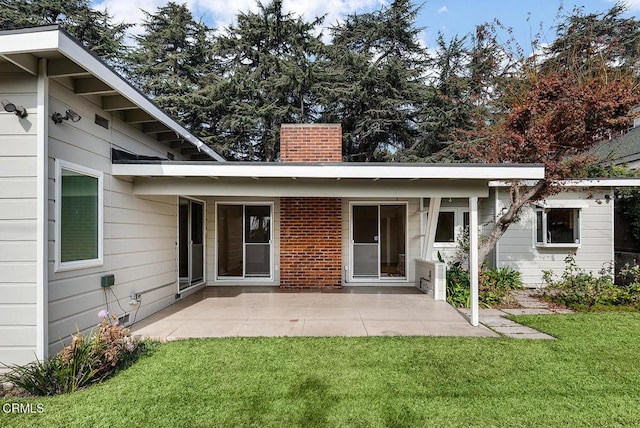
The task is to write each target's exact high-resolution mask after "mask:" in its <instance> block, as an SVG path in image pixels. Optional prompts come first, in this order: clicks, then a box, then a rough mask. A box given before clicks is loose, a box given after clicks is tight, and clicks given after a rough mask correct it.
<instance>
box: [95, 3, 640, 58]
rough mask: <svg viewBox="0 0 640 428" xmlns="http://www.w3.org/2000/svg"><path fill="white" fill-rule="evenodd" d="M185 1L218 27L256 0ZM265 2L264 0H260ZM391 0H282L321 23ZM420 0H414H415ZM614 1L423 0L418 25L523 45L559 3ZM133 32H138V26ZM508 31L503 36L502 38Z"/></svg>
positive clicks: (119, 11)
mask: <svg viewBox="0 0 640 428" xmlns="http://www.w3.org/2000/svg"><path fill="white" fill-rule="evenodd" d="M174 1H175V2H176V3H186V4H187V6H188V7H189V9H190V10H191V12H192V13H193V15H194V17H195V18H196V20H198V19H201V20H202V21H204V22H205V23H206V24H208V25H209V26H212V27H215V28H218V29H221V28H224V27H226V26H228V25H229V24H231V23H234V22H235V16H236V15H237V13H238V12H249V11H253V12H255V11H257V10H258V8H257V1H256V0H232V1H229V0H174ZM263 1H264V2H265V3H266V2H268V0H263ZM389 1H390V0H324V1H318V0H284V8H285V10H287V11H292V12H294V13H296V14H298V15H301V16H303V17H305V19H307V20H311V19H312V18H313V17H316V16H322V15H326V18H325V25H332V24H335V23H336V22H339V21H340V20H341V19H342V17H344V16H345V15H346V14H351V13H365V12H370V11H373V10H377V9H379V8H380V6H381V5H382V4H387V3H388V2H389ZM419 1H420V0H417V1H416V4H420V3H419ZM167 2H168V0H135V1H131V0H93V6H94V7H95V8H96V9H100V10H105V9H106V10H107V11H108V12H109V14H110V15H112V16H113V17H114V21H115V22H122V21H124V22H127V23H140V22H141V21H142V19H143V14H142V12H141V9H143V10H146V11H150V12H155V10H156V9H157V8H158V7H159V6H163V5H165V4H166V3H167ZM626 3H627V5H628V6H629V13H628V15H629V16H635V17H637V16H638V15H639V14H640V0H626ZM613 5H614V0H584V1H581V2H578V1H575V0H534V1H525V0H426V1H425V2H424V3H422V7H421V10H420V14H419V16H418V19H417V22H416V24H417V26H418V27H423V28H424V31H423V32H422V42H423V43H424V45H425V46H427V47H434V46H435V41H436V37H437V34H438V32H439V31H440V32H442V33H443V34H444V36H445V40H450V39H451V38H452V37H454V36H456V35H458V36H463V35H465V34H468V33H470V32H473V30H474V28H475V26H476V25H478V24H482V23H484V22H491V21H493V20H494V19H498V20H499V21H500V22H501V23H502V25H504V26H505V27H510V28H512V29H513V36H514V37H515V39H516V41H517V42H518V44H519V45H520V46H522V47H523V48H525V50H528V47H529V46H530V45H531V40H532V38H533V37H534V35H535V34H541V35H542V40H541V41H542V42H547V43H550V42H552V41H553V34H554V32H553V31H551V30H550V28H552V26H553V24H554V22H556V15H557V14H558V10H559V8H560V7H561V6H562V8H563V10H564V11H565V12H566V13H570V12H571V11H572V10H573V8H574V7H575V6H579V7H583V8H584V11H585V13H591V12H604V11H606V10H608V9H609V8H611V7H612V6H613ZM132 31H133V33H136V32H139V31H140V29H139V27H137V28H134V29H133V30H132ZM506 38H507V37H506V36H505V39H506ZM505 41H506V40H505Z"/></svg>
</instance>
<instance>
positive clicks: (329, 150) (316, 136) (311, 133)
mask: <svg viewBox="0 0 640 428" xmlns="http://www.w3.org/2000/svg"><path fill="white" fill-rule="evenodd" d="M280 160H281V161H282V162H342V126H341V125H340V124H339V123H319V124H283V125H282V126H281V128H280Z"/></svg>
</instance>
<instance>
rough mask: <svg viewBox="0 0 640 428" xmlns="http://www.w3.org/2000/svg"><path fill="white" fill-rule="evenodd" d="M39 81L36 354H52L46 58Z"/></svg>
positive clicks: (38, 355)
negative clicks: (50, 338)
mask: <svg viewBox="0 0 640 428" xmlns="http://www.w3.org/2000/svg"><path fill="white" fill-rule="evenodd" d="M38 67H39V72H38V83H37V95H36V97H37V118H36V120H37V124H36V126H37V134H36V142H37V148H36V150H37V154H36V163H37V167H36V168H37V172H36V193H37V202H36V206H37V209H36V357H37V358H38V359H39V360H45V359H46V358H47V357H48V354H49V295H48V288H49V287H48V285H49V268H48V263H49V250H48V249H49V237H48V231H49V191H48V189H49V145H48V141H49V129H48V117H47V116H48V110H49V78H48V77H47V60H46V59H45V58H43V59H41V60H40V62H39V64H38Z"/></svg>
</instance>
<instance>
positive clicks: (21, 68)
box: [0, 26, 544, 364]
mask: <svg viewBox="0 0 640 428" xmlns="http://www.w3.org/2000/svg"><path fill="white" fill-rule="evenodd" d="M0 100H2V106H3V109H2V110H0V362H2V363H3V364H15V363H26V362H29V361H32V360H34V359H35V358H39V359H44V358H46V357H47V355H49V354H50V353H52V352H55V351H56V350H57V349H59V347H60V340H61V339H66V338H67V337H68V335H69V334H71V333H72V332H75V331H76V330H81V331H87V330H88V329H90V328H91V327H93V326H95V324H96V323H97V321H98V318H97V313H98V311H99V310H101V309H104V308H105V307H106V308H108V309H109V311H110V312H111V313H115V314H117V315H118V316H119V317H120V318H121V322H123V323H125V324H131V323H133V322H135V321H138V320H141V319H143V318H145V317H147V316H149V315H151V314H153V313H155V312H157V311H158V310H160V309H162V308H164V307H166V306H168V305H170V304H172V303H174V302H175V301H176V300H178V299H182V298H184V297H185V296H187V295H189V294H190V293H193V292H194V291H197V290H198V289H200V288H202V287H205V286H219V285H225V286H234V285H264V286H279V287H283V288H302V289H316V290H317V289H323V288H340V287H343V286H345V285H352V286H357V285H375V286H398V285H402V286H407V285H415V286H416V287H419V288H421V289H423V290H425V292H427V293H429V294H430V295H432V296H433V297H434V298H436V299H443V298H444V277H443V274H444V270H443V265H442V264H439V263H437V262H434V261H433V260H432V259H431V258H429V257H427V255H428V254H431V253H433V248H434V247H433V246H434V242H435V235H436V230H437V224H436V221H437V215H436V213H438V211H439V209H440V204H441V201H443V200H448V199H447V198H453V199H455V200H456V201H459V203H460V204H463V205H464V204H466V206H467V207H468V210H469V214H468V222H469V225H470V227H471V228H474V227H477V225H478V218H479V216H478V212H479V211H478V199H479V198H487V197H489V195H490V192H491V187H490V183H491V182H493V181H502V180H511V179H517V180H527V179H539V178H541V177H543V176H544V170H543V167H542V166H539V165H433V164H412V165H406V164H405V165H402V164H342V163H341V162H340V161H341V159H342V151H341V150H342V149H341V140H342V139H341V128H340V125H337V124H324V125H286V124H285V125H283V126H282V129H281V142H282V143H281V144H282V153H281V160H282V161H281V162H278V163H253V164H244V163H236V162H228V161H226V160H225V159H224V158H223V157H222V156H220V155H219V154H217V153H215V152H214V151H213V150H211V149H210V148H209V147H207V146H206V145H204V144H203V143H202V142H201V141H199V140H198V138H197V137H196V136H194V135H192V134H191V133H190V132H189V131H187V130H186V129H184V128H183V127H182V126H181V125H180V124H179V123H177V122H176V121H175V120H173V119H172V118H171V117H169V116H167V115H166V114H165V113H164V112H163V111H162V110H160V109H159V108H158V107H157V106H155V105H154V104H153V103H152V102H151V101H150V100H148V99H147V98H146V97H145V96H144V95H143V94H141V93H140V92H138V91H137V90H136V89H135V88H133V87H132V86H131V85H130V84H129V83H127V82H126V81H125V80H123V79H122V78H121V77H120V76H119V75H118V74H116V73H115V72H114V71H113V70H111V69H110V68H109V67H108V66H107V65H105V64H104V63H103V62H102V61H100V60H99V59H98V58H97V57H95V56H94V55H92V54H91V53H90V52H88V51H87V50H86V49H84V48H83V47H82V46H81V45H79V44H78V43H77V41H75V40H74V39H73V38H72V37H71V36H70V35H69V34H67V33H66V32H65V31H64V30H62V29H60V28H58V27H57V26H52V27H39V28H34V29H25V30H16V31H2V32H0ZM426 199H428V200H429V205H428V206H426V205H425V203H424V201H425V200H426ZM460 201H461V202H460ZM476 238H477V237H476ZM474 239H475V238H474ZM473 243H474V242H472V244H473ZM475 244H477V242H475ZM475 248H477V245H476V246H475ZM474 257H475V258H477V251H471V259H472V260H473V258H474ZM471 275H472V284H471V292H472V296H475V298H473V299H472V316H471V323H472V324H474V325H477V323H478V303H477V275H478V272H477V269H472V270H471Z"/></svg>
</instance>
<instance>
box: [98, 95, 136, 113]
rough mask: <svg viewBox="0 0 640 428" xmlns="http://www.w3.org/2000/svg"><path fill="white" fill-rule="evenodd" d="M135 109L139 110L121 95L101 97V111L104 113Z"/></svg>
mask: <svg viewBox="0 0 640 428" xmlns="http://www.w3.org/2000/svg"><path fill="white" fill-rule="evenodd" d="M137 108H139V107H138V106H137V105H135V104H134V103H132V102H131V101H129V100H128V99H126V98H125V97H123V96H122V95H111V96H108V97H102V110H104V111H119V110H134V109H137Z"/></svg>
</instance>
